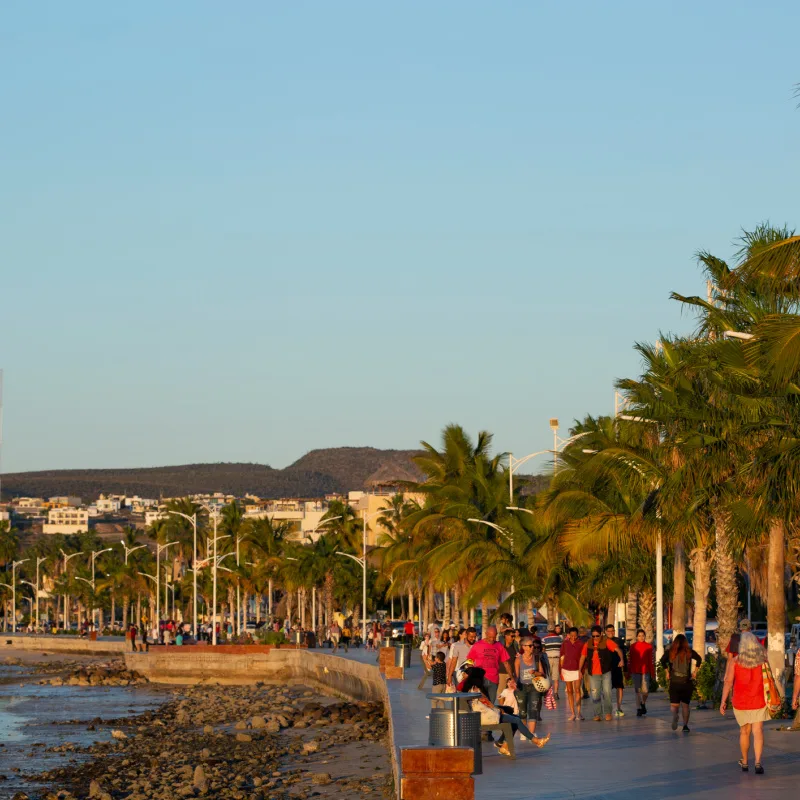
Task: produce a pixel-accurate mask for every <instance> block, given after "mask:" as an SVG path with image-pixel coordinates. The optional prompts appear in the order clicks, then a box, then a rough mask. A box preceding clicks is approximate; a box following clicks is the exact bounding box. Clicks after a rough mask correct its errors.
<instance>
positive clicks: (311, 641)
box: [306, 631, 317, 647]
mask: <svg viewBox="0 0 800 800" xmlns="http://www.w3.org/2000/svg"><path fill="white" fill-rule="evenodd" d="M316 646H317V635H316V634H315V633H314V631H306V647H316Z"/></svg>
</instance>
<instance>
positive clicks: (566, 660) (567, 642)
mask: <svg viewBox="0 0 800 800" xmlns="http://www.w3.org/2000/svg"><path fill="white" fill-rule="evenodd" d="M583 644H584V643H583V642H582V641H581V640H580V639H579V638H578V629H577V628H574V627H573V628H570V629H569V632H568V633H567V638H566V639H564V641H563V642H562V643H561V651H560V657H559V663H560V665H561V680H563V681H564V683H565V684H566V685H567V704H568V705H569V714H570V715H569V721H570V722H572V721H573V720H576V719H583V717H582V716H581V698H582V697H583V691H582V686H581V654H582V653H583Z"/></svg>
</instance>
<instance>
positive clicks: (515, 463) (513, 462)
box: [508, 419, 589, 503]
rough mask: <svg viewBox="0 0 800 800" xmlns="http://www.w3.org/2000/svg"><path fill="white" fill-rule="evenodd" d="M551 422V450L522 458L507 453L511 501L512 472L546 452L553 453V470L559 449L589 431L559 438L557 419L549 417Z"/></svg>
mask: <svg viewBox="0 0 800 800" xmlns="http://www.w3.org/2000/svg"><path fill="white" fill-rule="evenodd" d="M553 423H555V424H556V427H555V428H554V429H553V435H554V438H553V444H554V447H553V449H552V450H537V451H536V452H535V453H530V454H529V455H527V456H523V457H522V458H514V456H513V454H512V453H509V454H508V499H509V500H510V501H511V502H512V503H513V502H514V473H515V472H516V471H517V468H518V467H521V466H522V465H523V464H524V463H525V462H526V461H530V460H531V459H532V458H536V456H543V455H546V454H547V453H552V454H553V458H554V461H553V467H554V470H553V471H554V472H555V467H556V463H557V461H558V453H559V449H561V450H563V449H564V448H565V447H566V446H567V445H568V444H572V442H574V441H575V440H576V439H580V438H581V437H582V436H586V435H587V434H588V433H589V431H585V432H583V433H576V434H575V436H570V437H569V439H561V438H560V437H559V436H558V420H557V419H551V420H550V426H551V427H552V425H553Z"/></svg>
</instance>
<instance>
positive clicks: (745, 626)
mask: <svg viewBox="0 0 800 800" xmlns="http://www.w3.org/2000/svg"><path fill="white" fill-rule="evenodd" d="M751 627H752V625H751V624H750V620H749V619H740V620H739V630H740V631H749V630H750V629H751Z"/></svg>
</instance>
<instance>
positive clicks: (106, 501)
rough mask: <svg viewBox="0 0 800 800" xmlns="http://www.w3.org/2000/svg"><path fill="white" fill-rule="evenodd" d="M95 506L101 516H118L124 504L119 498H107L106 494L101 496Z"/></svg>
mask: <svg viewBox="0 0 800 800" xmlns="http://www.w3.org/2000/svg"><path fill="white" fill-rule="evenodd" d="M95 506H96V507H97V510H98V512H99V513H101V514H116V513H117V512H118V511H119V510H120V508H121V507H122V503H121V502H120V500H119V498H118V497H106V496H105V495H104V494H101V495H100V499H99V500H98V501H97V502H96V503H95Z"/></svg>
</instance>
